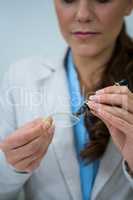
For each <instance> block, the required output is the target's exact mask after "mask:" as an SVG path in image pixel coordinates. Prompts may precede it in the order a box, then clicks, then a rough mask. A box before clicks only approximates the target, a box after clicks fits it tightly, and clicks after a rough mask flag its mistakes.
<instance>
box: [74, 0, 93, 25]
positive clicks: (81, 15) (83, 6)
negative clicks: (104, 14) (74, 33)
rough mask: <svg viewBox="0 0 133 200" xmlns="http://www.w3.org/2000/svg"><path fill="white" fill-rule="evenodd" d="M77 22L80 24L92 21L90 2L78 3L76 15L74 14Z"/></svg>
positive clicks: (91, 5)
mask: <svg viewBox="0 0 133 200" xmlns="http://www.w3.org/2000/svg"><path fill="white" fill-rule="evenodd" d="M76 17H77V20H78V21H80V22H88V21H92V20H93V18H94V8H93V4H92V3H91V1H88V0H86V1H80V2H79V5H78V8H77V13H76Z"/></svg>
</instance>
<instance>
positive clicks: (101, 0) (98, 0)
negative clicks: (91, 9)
mask: <svg viewBox="0 0 133 200" xmlns="http://www.w3.org/2000/svg"><path fill="white" fill-rule="evenodd" d="M96 1H97V2H98V3H109V2H111V0H96Z"/></svg>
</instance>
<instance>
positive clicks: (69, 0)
mask: <svg viewBox="0 0 133 200" xmlns="http://www.w3.org/2000/svg"><path fill="white" fill-rule="evenodd" d="M62 1H63V2H64V3H68V4H69V3H74V2H75V1H76V0H62Z"/></svg>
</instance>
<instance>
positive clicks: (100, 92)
mask: <svg viewBox="0 0 133 200" xmlns="http://www.w3.org/2000/svg"><path fill="white" fill-rule="evenodd" d="M103 93H104V89H101V90H97V91H96V94H103Z"/></svg>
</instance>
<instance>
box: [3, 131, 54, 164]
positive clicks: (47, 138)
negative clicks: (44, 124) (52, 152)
mask: <svg viewBox="0 0 133 200" xmlns="http://www.w3.org/2000/svg"><path fill="white" fill-rule="evenodd" d="M53 132H54V127H51V128H49V129H48V130H47V131H46V132H45V133H44V134H42V135H41V136H40V137H39V138H37V139H35V140H33V141H32V142H31V143H29V144H26V145H24V146H22V147H19V148H17V149H13V150H11V151H10V152H9V153H8V152H7V153H6V155H7V157H10V158H11V159H12V162H18V161H20V160H22V159H25V158H26V157H29V156H32V155H33V154H35V153H36V152H38V151H42V150H43V149H46V148H47V147H48V145H49V144H50V143H51V140H52V138H53Z"/></svg>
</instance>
